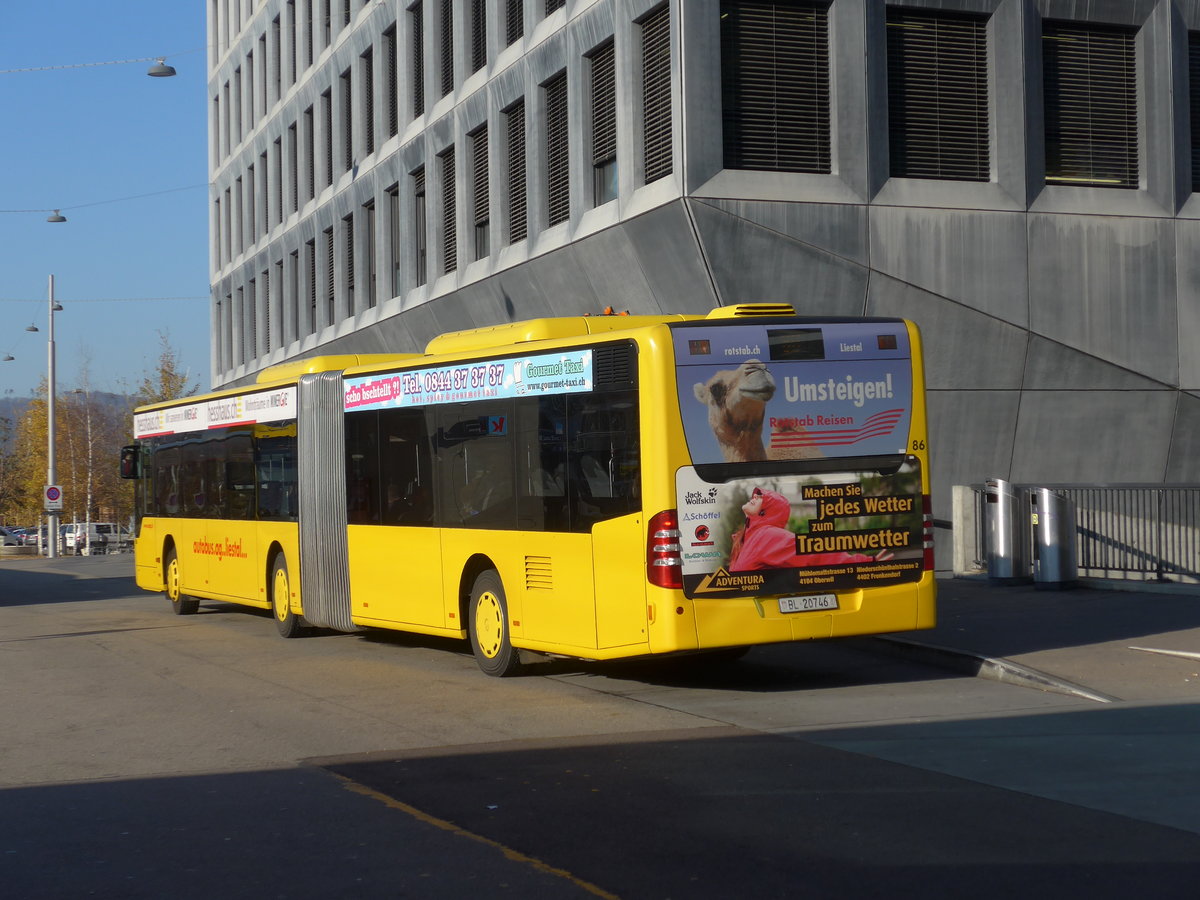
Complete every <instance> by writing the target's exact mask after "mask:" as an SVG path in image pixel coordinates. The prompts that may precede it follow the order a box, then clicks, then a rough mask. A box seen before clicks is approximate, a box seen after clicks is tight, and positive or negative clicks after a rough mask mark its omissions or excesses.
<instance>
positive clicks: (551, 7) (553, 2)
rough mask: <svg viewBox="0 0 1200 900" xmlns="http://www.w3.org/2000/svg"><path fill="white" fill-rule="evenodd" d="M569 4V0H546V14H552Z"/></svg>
mask: <svg viewBox="0 0 1200 900" xmlns="http://www.w3.org/2000/svg"><path fill="white" fill-rule="evenodd" d="M566 5H567V0H546V15H550V14H551V13H553V12H556V11H558V10H560V9H562V8H563V7H564V6H566Z"/></svg>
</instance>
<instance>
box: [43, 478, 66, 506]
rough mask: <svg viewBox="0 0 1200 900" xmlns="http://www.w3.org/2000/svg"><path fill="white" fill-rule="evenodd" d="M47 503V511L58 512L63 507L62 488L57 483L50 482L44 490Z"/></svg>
mask: <svg viewBox="0 0 1200 900" xmlns="http://www.w3.org/2000/svg"><path fill="white" fill-rule="evenodd" d="M42 497H43V499H44V500H45V503H46V512H58V511H59V510H61V509H62V508H63V496H62V488H61V487H59V486H58V485H57V484H48V485H46V487H45V488H44V490H43V492H42Z"/></svg>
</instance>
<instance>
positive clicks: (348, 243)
mask: <svg viewBox="0 0 1200 900" xmlns="http://www.w3.org/2000/svg"><path fill="white" fill-rule="evenodd" d="M342 239H343V240H342V244H343V246H344V247H345V248H346V307H347V311H348V314H351V315H352V314H353V313H354V275H355V271H354V214H353V213H351V214H350V215H348V216H346V217H345V218H344V219H342Z"/></svg>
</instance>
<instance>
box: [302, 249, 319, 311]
mask: <svg viewBox="0 0 1200 900" xmlns="http://www.w3.org/2000/svg"><path fill="white" fill-rule="evenodd" d="M304 256H305V261H306V262H307V263H308V265H307V269H308V321H307V322H305V323H304V324H305V325H306V326H307V327H308V333H309V334H316V333H317V242H316V240H311V241H305V242H304Z"/></svg>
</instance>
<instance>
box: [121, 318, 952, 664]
mask: <svg viewBox="0 0 1200 900" xmlns="http://www.w3.org/2000/svg"><path fill="white" fill-rule="evenodd" d="M135 438H136V443H135V444H134V445H132V446H130V447H127V448H125V449H124V450H123V451H122V474H123V475H125V476H126V477H130V478H136V479H137V487H138V490H137V495H138V500H137V509H138V531H137V539H136V545H135V551H136V553H135V556H136V566H137V583H138V585H140V586H141V587H143V588H145V589H147V590H150V591H165V592H166V594H167V596H168V598H169V599H170V601H171V604H172V606H173V608H174V609H175V611H176V612H177V613H181V614H185V613H191V612H195V611H196V609H197V606H198V604H199V602H200V600H201V599H206V600H220V601H228V602H232V603H240V604H246V605H249V606H257V607H262V608H264V609H271V610H273V611H274V616H275V620H276V624H277V625H278V628H279V631H280V633H281V634H282V635H284V636H285V637H291V636H294V635H296V634H298V633H299V631H300V630H301V629H302V628H304V627H305V626H314V627H320V628H328V629H335V630H339V631H356V630H359V629H362V628H390V629H398V630H402V631H412V632H420V633H423V634H431V635H441V636H447V637H453V638H460V639H463V640H469V641H470V643H471V647H472V649H473V651H474V654H475V657H476V659H477V660H478V663H479V666H480V668H481V669H482V670H483V671H484V672H486V673H487V674H489V675H512V674H514V673H516V672H518V671H519V670H520V669H521V666H522V664H523V663H525V662H529V661H530V660H531V659H537V658H538V656H537V654H542V655H552V656H566V657H576V658H582V659H589V660H608V659H618V658H624V657H633V656H649V655H655V654H668V653H681V652H695V651H704V650H717V649H722V648H743V647H749V646H753V645H756V644H766V643H776V642H782V641H798V640H809V639H814V638H828V637H836V636H843V635H859V634H871V633H879V632H894V631H904V630H910V629H918V628H929V627H932V626H933V624H934V599H935V585H934V572H933V550H932V541H931V534H932V519H931V515H930V504H929V496H928V484H929V451H928V446H927V442H926V420H925V395H924V374H923V367H922V359H921V343H920V336H919V334H918V331H917V328H916V327H915V326H914V325H913V324H912V323H911V322H908V321H905V320H903V319H884V318H872V319H863V318H859V319H834V318H805V317H799V316H797V315H796V314H795V312H794V311H793V309H792V308H791V307H790V306H788V305H786V304H754V305H745V306H738V307H724V308H720V309H715V310H713V311H711V312H710V313H709V314H708V315H706V316H686V315H676V316H638V315H632V316H630V315H620V316H612V315H605V316H581V317H576V318H548V319H537V320H532V321H527V322H517V323H513V324H508V325H501V326H496V327H493V328H479V329H474V330H470V331H461V332H455V333H451V334H445V335H442V336H440V337H438V338H435V339H434V340H433V341H431V342H430V343H429V345H428V347H427V348H426V352H425V353H424V354H411V355H396V356H373V357H345V356H343V357H322V358H316V359H310V360H301V361H298V362H294V363H286V364H283V365H280V366H275V367H273V368H271V369H267V370H265V371H264V372H263V373H262V374H261V376H260V378H259V383H258V384H256V385H254V386H252V387H247V388H239V389H237V390H228V391H222V392H219V393H214V394H211V395H208V396H204V397H189V398H186V399H183V400H179V401H174V402H169V403H162V404H157V405H155V406H149V407H145V408H143V409H139V410H137V411H136V414H135ZM723 652H725V653H728V652H731V651H730V650H728V649H724V650H723ZM734 652H736V651H734Z"/></svg>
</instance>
